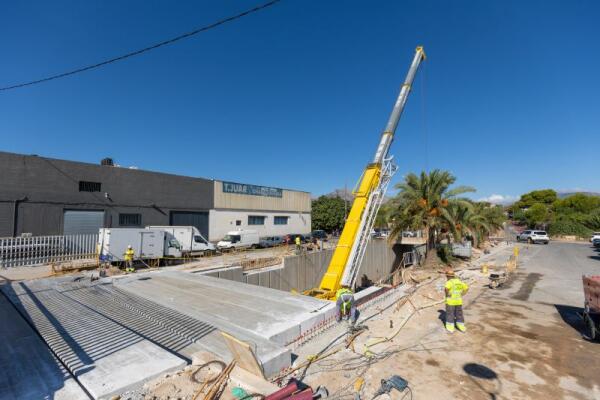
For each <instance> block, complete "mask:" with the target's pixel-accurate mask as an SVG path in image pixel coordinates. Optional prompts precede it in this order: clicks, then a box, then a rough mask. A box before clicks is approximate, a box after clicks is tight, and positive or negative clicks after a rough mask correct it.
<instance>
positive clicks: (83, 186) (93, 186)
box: [79, 181, 102, 192]
mask: <svg viewBox="0 0 600 400" xmlns="http://www.w3.org/2000/svg"><path fill="white" fill-rule="evenodd" d="M79 191H80V192H101V191H102V184H101V183H100V182H88V181H79Z"/></svg>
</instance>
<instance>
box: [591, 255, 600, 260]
mask: <svg viewBox="0 0 600 400" xmlns="http://www.w3.org/2000/svg"><path fill="white" fill-rule="evenodd" d="M589 257H590V258H591V259H592V260H596V261H600V256H589Z"/></svg>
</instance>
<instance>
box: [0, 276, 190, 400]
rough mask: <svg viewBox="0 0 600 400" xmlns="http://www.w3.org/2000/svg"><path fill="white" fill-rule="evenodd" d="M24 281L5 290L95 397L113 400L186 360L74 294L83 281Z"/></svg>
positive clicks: (82, 287)
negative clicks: (114, 397)
mask: <svg viewBox="0 0 600 400" xmlns="http://www.w3.org/2000/svg"><path fill="white" fill-rule="evenodd" d="M57 283H59V285H57V286H55V287H53V284H54V282H53V281H52V280H45V281H33V282H19V283H13V284H12V285H4V286H3V288H2V290H3V291H4V293H5V294H7V295H8V297H9V299H10V300H11V301H12V302H13V303H14V304H15V305H16V306H17V307H19V308H20V310H21V312H22V313H23V314H24V315H26V317H27V318H28V319H29V321H30V322H31V324H32V325H34V326H35V328H36V329H37V330H38V332H39V333H40V335H41V336H42V337H43V338H44V341H45V342H46V344H47V345H48V346H49V347H50V348H51V349H52V350H53V351H54V353H55V354H56V355H57V356H58V357H59V358H60V360H61V361H62V362H63V363H64V364H65V365H66V366H67V368H68V369H69V371H70V372H71V373H72V374H73V375H74V376H75V377H76V378H77V380H78V381H79V383H80V384H81V385H82V386H83V387H85V389H86V390H87V392H88V393H90V394H91V395H92V396H93V397H94V398H108V397H110V396H112V395H114V394H118V393H122V392H123V391H125V390H127V389H129V388H132V387H135V386H137V385H139V384H141V383H142V382H145V381H147V380H149V379H152V378H155V377H157V376H159V375H161V374H164V373H166V372H170V371H173V370H176V369H179V368H181V367H183V366H184V365H186V361H185V360H184V359H182V358H180V357H178V356H176V355H174V354H173V353H172V352H170V351H167V350H165V349H164V348H162V347H160V346H159V345H157V344H155V343H153V342H152V341H150V340H148V339H147V338H145V337H144V336H143V335H140V334H138V333H137V332H136V331H134V330H133V329H131V328H130V327H128V326H127V325H125V324H123V323H122V322H119V321H117V320H115V319H113V318H110V316H107V315H103V314H102V313H101V312H98V310H95V309H94V308H92V307H89V306H87V305H85V303H82V302H80V301H78V300H77V299H76V298H75V297H70V296H69V294H70V293H71V292H76V291H78V290H82V289H84V288H85V284H83V283H72V286H71V287H69V285H68V284H67V282H66V281H65V280H58V281H57Z"/></svg>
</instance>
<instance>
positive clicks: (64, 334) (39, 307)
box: [10, 282, 94, 374]
mask: <svg viewBox="0 0 600 400" xmlns="http://www.w3.org/2000/svg"><path fill="white" fill-rule="evenodd" d="M19 286H20V287H21V289H23V291H24V292H25V293H26V294H27V296H28V297H29V299H31V301H32V302H33V304H34V306H35V308H36V311H39V312H41V313H42V315H43V316H44V317H45V318H46V320H47V321H48V322H49V323H50V324H52V326H53V327H54V330H55V331H56V333H58V335H59V336H60V337H61V338H62V340H63V341H64V343H65V344H66V345H67V346H68V347H69V348H70V350H71V351H70V352H71V353H72V354H74V355H75V357H76V358H77V360H70V365H69V364H67V366H68V367H69V369H71V371H72V372H73V373H77V374H83V373H85V372H88V371H91V370H92V369H94V365H93V364H94V360H92V358H91V357H90V356H89V355H88V354H87V353H86V351H85V350H84V349H83V348H82V347H81V346H80V345H79V343H78V342H77V340H74V339H73V337H72V336H71V335H70V334H69V332H68V331H67V329H65V327H64V326H63V324H61V323H60V321H59V320H58V319H57V318H56V317H55V315H54V313H52V312H50V311H49V310H48V308H47V307H46V306H45V305H44V303H43V302H42V301H40V299H39V298H38V296H37V295H36V294H35V293H33V292H32V291H31V290H30V289H29V288H28V287H27V286H26V285H25V284H23V282H20V283H19ZM10 288H11V290H12V286H11V287H10ZM16 298H18V299H19V301H20V299H21V297H20V296H18V297H16ZM21 306H22V307H23V308H24V309H26V308H25V307H24V306H23V304H21ZM28 318H30V319H31V322H32V323H33V324H34V325H36V324H35V322H34V320H33V317H32V316H31V315H30V314H29V313H28ZM45 340H46V339H45Z"/></svg>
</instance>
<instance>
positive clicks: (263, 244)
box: [258, 236, 283, 249]
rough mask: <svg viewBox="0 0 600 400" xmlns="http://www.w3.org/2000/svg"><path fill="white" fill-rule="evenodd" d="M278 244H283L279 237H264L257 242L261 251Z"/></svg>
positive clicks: (281, 238)
mask: <svg viewBox="0 0 600 400" xmlns="http://www.w3.org/2000/svg"><path fill="white" fill-rule="evenodd" d="M280 244H283V237H281V236H265V237H262V238H260V241H259V242H258V246H259V247H260V248H263V249H264V248H267V247H275V246H279V245H280Z"/></svg>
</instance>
